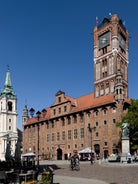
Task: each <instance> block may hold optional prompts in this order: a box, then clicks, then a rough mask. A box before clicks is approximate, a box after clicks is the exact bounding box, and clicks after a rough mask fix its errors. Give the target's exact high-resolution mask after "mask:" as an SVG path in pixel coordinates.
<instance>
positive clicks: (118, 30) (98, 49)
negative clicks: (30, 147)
mask: <svg viewBox="0 0 138 184" xmlns="http://www.w3.org/2000/svg"><path fill="white" fill-rule="evenodd" d="M93 33H94V34H93V40H94V96H95V98H98V97H100V96H103V95H107V94H109V93H112V94H114V96H115V100H119V101H120V100H123V99H125V98H127V97H128V41H129V34H128V31H127V29H126V28H125V26H124V25H123V22H122V20H121V19H120V18H119V17H118V15H117V14H114V15H111V17H110V18H104V19H103V21H102V22H101V23H100V24H97V25H96V26H95V27H94V30H93Z"/></svg>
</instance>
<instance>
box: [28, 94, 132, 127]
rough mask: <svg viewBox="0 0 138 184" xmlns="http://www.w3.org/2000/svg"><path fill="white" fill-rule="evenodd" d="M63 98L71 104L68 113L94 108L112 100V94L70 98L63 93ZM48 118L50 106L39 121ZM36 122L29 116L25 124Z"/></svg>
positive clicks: (49, 116) (127, 100)
mask: <svg viewBox="0 0 138 184" xmlns="http://www.w3.org/2000/svg"><path fill="white" fill-rule="evenodd" d="M65 98H66V99H67V100H69V101H70V102H71V104H72V106H73V107H72V110H71V111H70V113H74V112H77V111H81V110H86V109H90V108H96V107H99V106H102V105H106V104H110V103H113V102H114V94H108V95H104V96H101V97H98V98H94V93H90V94H87V95H84V96H81V97H78V98H72V97H69V96H66V95H65ZM125 102H127V103H129V102H130V100H129V99H126V100H125ZM50 118H51V108H47V109H46V115H45V117H43V115H41V117H40V121H44V120H48V119H50ZM36 122H37V119H36V117H34V118H30V119H29V120H28V122H27V125H28V124H33V123H36Z"/></svg>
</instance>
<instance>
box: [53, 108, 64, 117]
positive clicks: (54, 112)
mask: <svg viewBox="0 0 138 184" xmlns="http://www.w3.org/2000/svg"><path fill="white" fill-rule="evenodd" d="M61 110H62V109H61V107H59V108H58V112H57V111H56V109H54V110H53V114H54V116H55V115H56V114H61V112H62V111H61ZM66 111H67V106H64V107H63V112H66Z"/></svg>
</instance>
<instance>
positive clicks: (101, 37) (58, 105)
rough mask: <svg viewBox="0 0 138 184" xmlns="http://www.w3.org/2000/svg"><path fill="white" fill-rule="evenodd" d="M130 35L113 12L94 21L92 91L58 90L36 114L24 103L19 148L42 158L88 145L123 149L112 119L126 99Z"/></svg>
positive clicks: (121, 111)
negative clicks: (79, 93)
mask: <svg viewBox="0 0 138 184" xmlns="http://www.w3.org/2000/svg"><path fill="white" fill-rule="evenodd" d="M128 39H129V34H128V31H127V29H126V28H125V27H124V25H123V23H122V20H121V19H120V18H119V16H118V15H117V14H114V15H112V16H111V17H110V18H104V19H103V21H102V22H101V23H100V24H98V25H96V26H95V27H94V29H93V52H94V59H93V66H94V92H92V93H90V94H86V95H84V96H81V97H78V98H74V97H70V96H68V95H66V94H65V92H63V91H58V92H57V93H56V94H55V100H54V101H55V102H54V103H53V104H52V105H51V106H50V107H49V108H44V109H43V110H42V111H41V112H38V113H36V114H35V115H34V116H33V114H34V109H33V108H31V111H30V110H28V109H27V106H26V105H25V107H24V110H23V115H22V125H23V153H27V152H33V153H35V154H36V156H38V155H40V156H44V157H45V158H46V159H67V156H68V155H69V154H73V152H75V151H80V150H82V149H85V148H88V147H90V148H92V149H93V150H94V151H95V152H96V153H97V154H99V153H100V154H102V155H103V156H104V157H106V156H107V155H110V154H112V153H114V152H118V153H121V142H120V132H121V129H120V128H119V127H117V126H116V122H118V121H120V120H121V117H122V115H124V114H125V113H126V112H127V109H128V106H129V105H130V99H129V98H128V41H129V40H128ZM29 112H31V113H32V117H29ZM88 127H89V129H88ZM90 130H91V131H90Z"/></svg>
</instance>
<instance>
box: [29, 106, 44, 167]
mask: <svg viewBox="0 0 138 184" xmlns="http://www.w3.org/2000/svg"><path fill="white" fill-rule="evenodd" d="M29 112H30V115H31V117H33V116H34V113H35V110H34V109H33V108H31V109H30V111H29ZM40 114H41V112H40V111H37V112H36V117H37V120H38V122H37V133H38V134H37V167H38V168H39V150H40V148H39V144H40V140H39V130H40V127H39V119H40Z"/></svg>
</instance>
